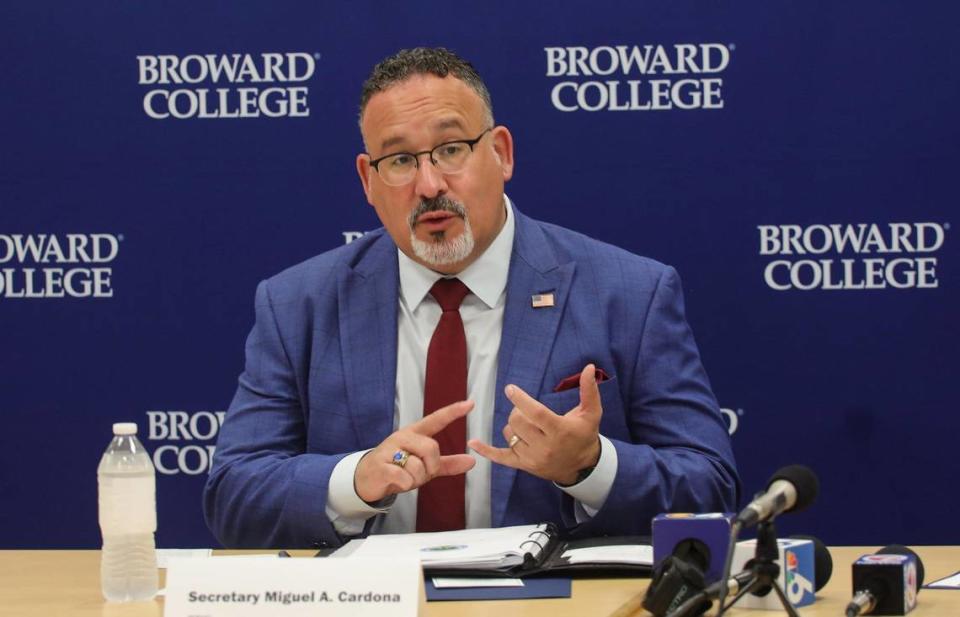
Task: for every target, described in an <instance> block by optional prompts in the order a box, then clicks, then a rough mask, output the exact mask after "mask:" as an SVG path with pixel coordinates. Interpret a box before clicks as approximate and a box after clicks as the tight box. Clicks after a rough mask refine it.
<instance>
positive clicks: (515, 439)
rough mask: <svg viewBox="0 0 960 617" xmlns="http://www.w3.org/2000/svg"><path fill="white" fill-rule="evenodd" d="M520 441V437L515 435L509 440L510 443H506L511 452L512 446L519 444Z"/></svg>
mask: <svg viewBox="0 0 960 617" xmlns="http://www.w3.org/2000/svg"><path fill="white" fill-rule="evenodd" d="M520 441H521V439H520V435H516V434H515V435H514V436H513V437H511V438H510V441H509V442H508V443H507V445H508V446H510V449H511V450H512V449H513V446H515V445H517V444H518V443H520Z"/></svg>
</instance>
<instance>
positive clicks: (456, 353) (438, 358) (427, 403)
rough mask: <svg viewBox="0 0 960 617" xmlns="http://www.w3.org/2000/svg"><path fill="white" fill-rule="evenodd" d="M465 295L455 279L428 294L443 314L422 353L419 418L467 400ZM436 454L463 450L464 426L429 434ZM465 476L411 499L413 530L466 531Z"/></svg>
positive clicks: (437, 482)
mask: <svg viewBox="0 0 960 617" xmlns="http://www.w3.org/2000/svg"><path fill="white" fill-rule="evenodd" d="M468 293H470V290H469V289H467V286H466V285H464V284H463V283H462V282H460V279H455V278H454V279H440V280H439V281H437V282H436V283H434V285H433V288H431V289H430V294H431V295H433V297H434V298H435V299H436V301H437V303H438V304H440V308H442V309H443V313H442V314H441V315H440V323H438V324H437V329H436V330H434V331H433V337H432V338H431V339H430V347H429V348H428V349H427V378H426V382H425V383H424V386H423V415H425V416H426V415H427V414H430V413H433V412H434V411H436V410H438V409H440V408H441V407H446V406H447V405H449V404H451V403H456V402H457V401H462V400H464V399H466V398H467V337H466V335H464V333H463V320H462V319H460V303H461V302H463V298H464V297H465V296H466V295H467V294H468ZM433 438H434V439H436V440H437V443H438V444H440V455H441V456H446V455H449V454H463V453H464V452H466V450H467V421H466V419H465V418H459V419H457V420H456V421H454V422H451V423H450V424H448V425H447V427H446V428H445V429H443V430H442V431H440V432H439V433H437V434H436V435H434V437H433ZM464 475H465V474H459V475H456V476H443V477H439V478H434V479H433V480H431V481H429V482H427V483H426V484H424V485H423V486H421V487H420V491H419V493H418V495H417V531H448V530H451V529H463V528H464V527H466V520H467V516H466V506H465V504H464V495H465V493H464V486H465V484H466V482H465V478H464Z"/></svg>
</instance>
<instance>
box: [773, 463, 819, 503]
mask: <svg viewBox="0 0 960 617" xmlns="http://www.w3.org/2000/svg"><path fill="white" fill-rule="evenodd" d="M777 480H785V481H787V482H789V483H790V484H792V485H793V486H794V487H795V488H796V489H797V501H796V503H795V504H793V507H792V508H790V509H788V510H784V512H799V511H800V510H803V509H804V508H806V507H807V506H809V505H810V504H812V503H813V502H814V501H815V500H816V499H817V495H818V494H819V493H820V481H819V480H817V474H815V473H813V470H812V469H810V468H809V467H805V466H803V465H788V466H786V467H782V468H780V469H779V470H777V472H776V473H775V474H773V477H772V478H770V482H769V483H768V484H767V488H769V487H770V485H771V484H773V483H774V482H776V481H777Z"/></svg>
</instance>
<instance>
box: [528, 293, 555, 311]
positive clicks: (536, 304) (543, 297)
mask: <svg viewBox="0 0 960 617" xmlns="http://www.w3.org/2000/svg"><path fill="white" fill-rule="evenodd" d="M530 304H531V305H532V306H533V308H547V307H551V306H553V294H552V293H549V294H533V295H532V296H530Z"/></svg>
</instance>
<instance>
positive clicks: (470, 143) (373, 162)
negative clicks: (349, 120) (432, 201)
mask: <svg viewBox="0 0 960 617" xmlns="http://www.w3.org/2000/svg"><path fill="white" fill-rule="evenodd" d="M493 129H494V127H492V126H491V127H490V128H488V129H485V130H484V131H483V132H482V133H480V135H478V136H477V137H476V138H475V139H451V140H450V141H445V142H443V143H442V144H437V145H436V146H434V147H432V148H430V149H429V150H421V151H420V152H403V151H401V152H391V153H390V154H385V155H383V156H381V157H379V158H376V159H373V158H371V159H370V166H371V167H373V169H374V170H375V171H376V172H377V175H378V176H380V179H381V180H383V182H384V184H386V185H387V186H404V185H406V184H410V182H412V181H413V179H414V178H416V177H417V174H416V172H414V174H413V176H411V178H410V180H407V181H406V182H404V183H402V184H390V183H389V182H387V181H386V179H384V177H383V174H381V173H380V163H381V162H383V161H384V160H386V159H388V158H390V157H392V156H399V155H401V154H406V155H408V156H412V157H413V160H414V161H415V162H416V165H417V166H416V168H415V169H416V170H419V169H420V157H421V156H423V155H424V154H429V155H430V163H431V164H432V165H433V166H434V167H436V168H437V170H438V171H440V173H442V174H445V175H451V174H452V175H455V174H458V173H460V172H462V171H463V169H459V170H457V171H453V172H446V171H443V170H441V169H440V167H439V166H438V165H437V159H435V158H434V157H433V153H434V152H436V151H437V150H439V149H440V148H442V147H444V146H449V145H450V144H467V147H468V148H470V152H471V154H472V153H473V149H474V147H475V146H476V145H477V144H478V143H480V140H481V139H483V136H484V135H486V134H487V133H489V132H491V131H492V130H493ZM367 156H370V155H369V154H367Z"/></svg>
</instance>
